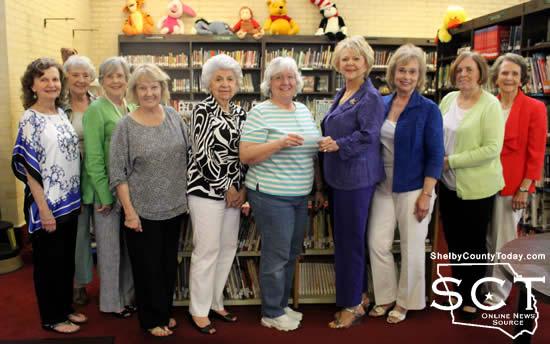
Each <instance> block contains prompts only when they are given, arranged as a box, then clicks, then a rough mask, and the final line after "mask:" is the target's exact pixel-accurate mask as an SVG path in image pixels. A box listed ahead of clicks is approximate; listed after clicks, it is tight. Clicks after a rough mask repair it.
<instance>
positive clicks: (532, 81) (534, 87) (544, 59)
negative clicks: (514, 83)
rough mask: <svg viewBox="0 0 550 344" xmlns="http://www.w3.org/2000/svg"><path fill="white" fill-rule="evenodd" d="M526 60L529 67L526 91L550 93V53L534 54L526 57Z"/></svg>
mask: <svg viewBox="0 0 550 344" xmlns="http://www.w3.org/2000/svg"><path fill="white" fill-rule="evenodd" d="M525 60H526V61H527V66H528V69H529V82H527V84H526V92H527V93H539V94H550V65H549V62H550V55H548V56H545V55H544V54H533V56H531V57H526V58H525Z"/></svg>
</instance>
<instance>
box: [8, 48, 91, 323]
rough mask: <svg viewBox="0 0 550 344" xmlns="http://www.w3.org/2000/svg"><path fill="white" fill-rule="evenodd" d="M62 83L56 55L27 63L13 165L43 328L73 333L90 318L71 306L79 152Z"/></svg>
mask: <svg viewBox="0 0 550 344" xmlns="http://www.w3.org/2000/svg"><path fill="white" fill-rule="evenodd" d="M63 82H64V78H63V71H62V68H61V66H60V65H59V64H57V63H56V62H55V61H54V60H52V59H49V58H39V59H37V60H35V61H33V62H31V63H30V64H29V65H28V66H27V70H26V71H25V74H24V75H23V77H22V78H21V84H22V91H23V96H22V99H23V107H24V108H25V112H24V113H23V117H22V118H21V120H20V121H19V130H18V133H17V139H16V142H15V146H14V148H13V157H12V169H13V172H14V174H15V176H16V177H17V178H18V179H20V180H21V181H23V182H24V183H25V186H26V187H25V204H24V213H25V220H26V221H27V225H28V228H29V232H30V233H31V241H32V246H33V264H34V288H35V291H36V296H37V299H38V308H39V310H40V318H41V321H42V327H43V328H44V329H45V330H49V331H55V332H59V333H73V332H76V331H78V330H79V329H80V327H79V326H78V325H77V324H80V323H84V322H86V321H87V318H86V316H85V315H84V314H81V313H75V312H74V310H73V309H72V292H73V277H74V253H75V241H76V227H77V218H78V214H79V212H80V153H79V149H78V136H77V135H76V132H75V131H74V129H73V127H72V126H71V123H70V122H69V120H68V118H67V116H66V114H65V113H64V112H63V110H62V109H61V108H60V107H59V106H60V100H59V95H60V93H61V89H62V84H63Z"/></svg>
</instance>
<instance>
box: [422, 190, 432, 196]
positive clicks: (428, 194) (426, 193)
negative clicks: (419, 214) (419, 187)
mask: <svg viewBox="0 0 550 344" xmlns="http://www.w3.org/2000/svg"><path fill="white" fill-rule="evenodd" d="M422 194H423V195H425V196H428V197H432V194H431V193H429V192H428V191H422Z"/></svg>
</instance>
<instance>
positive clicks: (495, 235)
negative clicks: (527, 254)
mask: <svg viewBox="0 0 550 344" xmlns="http://www.w3.org/2000/svg"><path fill="white" fill-rule="evenodd" d="M512 198H513V196H501V195H496V196H495V204H494V206H493V218H492V219H491V223H490V225H489V230H488V231H487V252H488V253H495V252H497V251H500V249H502V246H504V245H505V244H506V243H507V242H509V241H512V240H514V239H516V238H517V234H518V229H517V228H518V223H519V221H520V220H521V216H522V215H523V210H516V211H514V210H513V209H512ZM489 263H498V262H489ZM502 269H503V267H502V266H491V265H489V266H488V267H487V276H488V277H495V278H500V279H502V280H504V281H506V282H504V285H503V286H502V287H501V286H500V285H498V284H496V283H485V284H484V286H485V291H486V292H491V294H493V299H492V302H493V303H495V304H497V303H498V302H499V301H501V300H502V301H506V299H507V298H508V296H509V295H510V290H511V289H512V283H511V282H510V281H508V279H507V278H506V274H505V273H504V271H503V270H502Z"/></svg>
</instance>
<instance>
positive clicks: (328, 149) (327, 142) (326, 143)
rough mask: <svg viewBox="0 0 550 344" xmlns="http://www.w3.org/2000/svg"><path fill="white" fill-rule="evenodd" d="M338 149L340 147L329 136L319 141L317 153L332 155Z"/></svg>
mask: <svg viewBox="0 0 550 344" xmlns="http://www.w3.org/2000/svg"><path fill="white" fill-rule="evenodd" d="M339 149H340V147H339V146H338V144H337V143H336V141H335V140H333V139H332V137H330V136H327V137H324V138H323V139H321V141H319V152H323V153H332V152H337V151H338V150H339Z"/></svg>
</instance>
